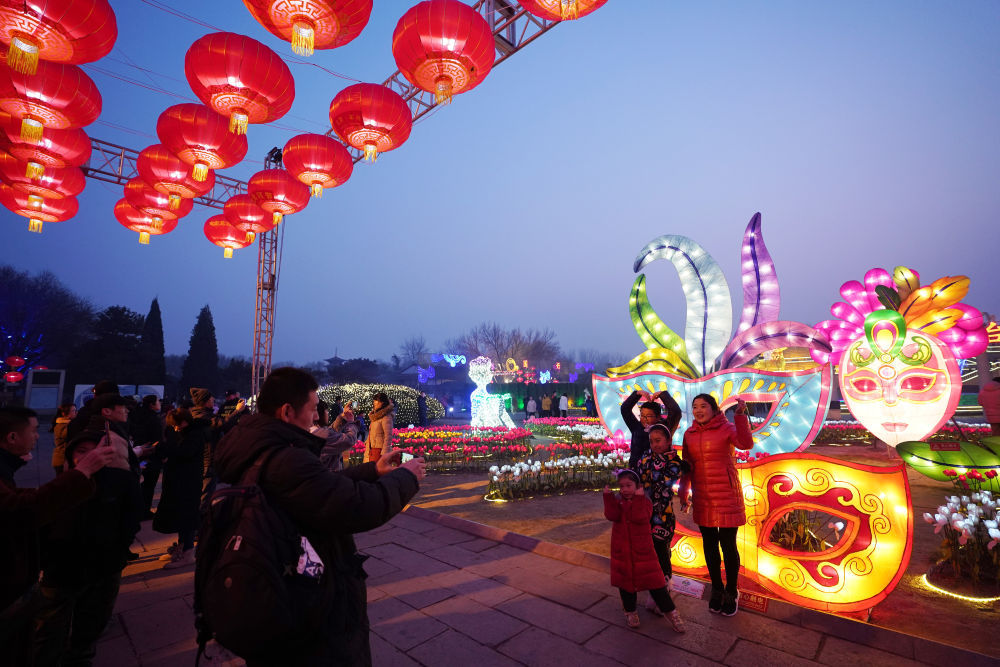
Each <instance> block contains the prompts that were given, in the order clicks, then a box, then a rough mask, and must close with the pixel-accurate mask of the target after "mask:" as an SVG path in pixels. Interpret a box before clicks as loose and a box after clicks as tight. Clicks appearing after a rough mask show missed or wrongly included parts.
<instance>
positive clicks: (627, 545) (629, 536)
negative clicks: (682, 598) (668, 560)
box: [604, 493, 667, 593]
mask: <svg viewBox="0 0 1000 667" xmlns="http://www.w3.org/2000/svg"><path fill="white" fill-rule="evenodd" d="M652 515H653V501H651V500H650V499H649V498H647V497H646V496H638V495H637V496H633V498H632V500H625V499H624V498H621V497H619V496H616V495H615V494H613V493H605V494H604V517H605V518H606V519H607V520H608V521H614V522H615V525H614V526H612V528H611V585H612V586H617V587H618V588H624V589H625V590H626V591H629V592H630V593H637V592H639V591H648V590H653V589H656V588H663V587H664V586H666V585H667V580H666V579H664V578H663V570H661V569H660V562H659V561H658V560H657V559H656V550H654V549H653V534H652V533H651V532H650V530H649V518H650V517H651V516H652Z"/></svg>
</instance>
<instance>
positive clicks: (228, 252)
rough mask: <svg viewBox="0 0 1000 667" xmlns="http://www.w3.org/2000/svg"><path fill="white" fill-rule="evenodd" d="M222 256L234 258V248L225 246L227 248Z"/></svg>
mask: <svg viewBox="0 0 1000 667" xmlns="http://www.w3.org/2000/svg"><path fill="white" fill-rule="evenodd" d="M222 256H223V257H225V258H226V259H232V258H233V249H232V248H225V249H223V251H222Z"/></svg>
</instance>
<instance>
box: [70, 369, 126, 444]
mask: <svg viewBox="0 0 1000 667" xmlns="http://www.w3.org/2000/svg"><path fill="white" fill-rule="evenodd" d="M90 391H91V393H92V394H93V395H94V396H93V398H91V399H89V400H88V401H87V402H86V403H84V404H83V407H82V408H80V409H79V410H77V413H76V417H74V418H73V420H72V421H71V422H70V423H69V426H67V427H66V441H67V442H69V441H70V440H72V439H73V438H75V437H76V436H78V435H80V433H82V432H83V430H84V429H86V428H87V425H88V424H90V419H91V418H92V417H93V416H94V407H93V403H94V399H96V398H97V397H98V396H103V395H104V394H117V393H118V385H117V384H115V383H114V382H112V381H111V380H101V381H100V382H98V383H97V384H95V385H94V386H93V387H91V388H90Z"/></svg>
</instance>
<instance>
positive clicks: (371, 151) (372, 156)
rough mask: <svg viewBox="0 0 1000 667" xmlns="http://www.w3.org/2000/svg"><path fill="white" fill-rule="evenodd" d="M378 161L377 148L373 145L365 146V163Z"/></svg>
mask: <svg viewBox="0 0 1000 667" xmlns="http://www.w3.org/2000/svg"><path fill="white" fill-rule="evenodd" d="M377 159H378V148H377V147H376V146H375V144H365V162H374V161H375V160H377Z"/></svg>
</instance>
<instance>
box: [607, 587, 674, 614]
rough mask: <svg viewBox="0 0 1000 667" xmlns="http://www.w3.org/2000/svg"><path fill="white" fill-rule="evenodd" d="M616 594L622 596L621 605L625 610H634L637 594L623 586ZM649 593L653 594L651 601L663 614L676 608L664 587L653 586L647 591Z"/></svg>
mask: <svg viewBox="0 0 1000 667" xmlns="http://www.w3.org/2000/svg"><path fill="white" fill-rule="evenodd" d="M618 594H619V595H620V596H621V598H622V607H624V608H625V611H628V612H632V611H635V604H636V602H637V601H638V597H639V594H638V593H631V592H629V591H627V590H625V589H624V588H619V589H618ZM649 594H650V595H652V596H653V602H655V603H656V606H657V607H659V608H660V611H662V612H663V613H664V614H669V613H670V612H672V611H673V610H674V609H676V608H677V606H676V605H675V604H674V601H673V600H671V599H670V593H669V591H667V589H666V587H664V588H654V589H652V590H650V591H649Z"/></svg>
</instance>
